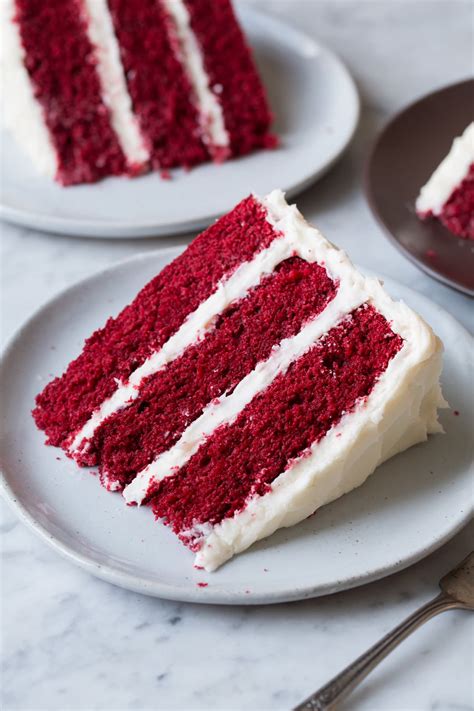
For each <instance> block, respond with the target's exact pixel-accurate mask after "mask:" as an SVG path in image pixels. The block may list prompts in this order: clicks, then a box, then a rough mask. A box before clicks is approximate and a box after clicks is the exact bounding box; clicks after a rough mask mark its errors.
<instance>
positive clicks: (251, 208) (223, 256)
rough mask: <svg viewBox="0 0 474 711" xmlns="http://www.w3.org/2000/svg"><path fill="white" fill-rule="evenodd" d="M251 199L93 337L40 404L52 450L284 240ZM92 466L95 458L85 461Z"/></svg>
mask: <svg viewBox="0 0 474 711" xmlns="http://www.w3.org/2000/svg"><path fill="white" fill-rule="evenodd" d="M265 214H266V213H265V211H264V210H263V208H262V207H261V205H260V204H259V203H258V202H257V201H256V200H254V199H253V198H252V197H249V198H247V199H245V200H243V201H242V202H241V203H240V204H239V205H237V207H236V208H234V210H232V211H231V212H230V213H229V214H228V215H226V216H224V217H223V218H221V219H220V220H218V221H217V222H216V223H215V224H214V225H212V226H211V227H209V228H208V229H207V230H205V231H204V232H203V233H202V234H201V235H200V236H199V237H198V238H196V239H195V240H194V242H193V243H192V244H191V245H190V246H189V247H188V249H187V250H186V252H184V253H183V254H182V255H181V256H179V257H178V258H177V259H175V260H174V261H173V262H172V263H171V264H169V265H168V266H167V267H165V269H163V271H162V272H160V274H158V276H156V277H155V278H154V279H152V280H151V281H150V282H149V283H148V284H147V285H146V286H145V287H144V288H143V289H142V291H141V292H140V293H139V294H138V296H137V297H136V298H135V299H134V301H133V302H132V303H131V304H130V305H129V306H127V307H125V309H124V310H123V311H122V312H121V313H120V314H119V315H118V316H117V317H116V318H111V319H109V320H108V321H107V323H106V325H105V327H104V328H102V329H99V330H98V331H96V332H95V333H94V334H93V335H92V336H91V337H90V338H88V339H87V341H86V343H85V346H84V350H83V351H82V353H81V355H80V356H79V357H78V358H76V360H74V361H73V362H72V363H70V365H69V366H68V368H67V371H66V372H65V373H64V375H62V376H61V377H59V378H55V379H54V380H53V381H52V382H51V383H49V384H48V385H47V386H46V388H45V389H44V390H43V392H42V393H41V394H40V395H38V397H37V399H36V408H35V410H34V411H33V416H34V418H35V421H36V424H37V425H38V427H39V428H40V429H42V430H44V431H45V433H46V435H47V438H48V439H47V442H48V444H52V445H55V446H62V447H63V448H64V449H67V446H68V443H69V442H70V441H71V439H72V438H73V436H74V435H75V433H76V432H77V431H78V430H79V428H80V427H82V426H83V425H84V423H85V422H86V421H87V420H88V419H89V417H90V416H91V414H92V412H93V411H94V410H95V409H96V408H97V407H98V406H99V405H100V404H101V403H102V402H103V401H104V400H105V399H106V398H108V397H110V396H111V395H112V393H113V392H114V391H115V389H116V387H117V383H116V381H117V380H122V381H126V380H127V378H128V376H129V375H130V373H131V372H132V371H133V370H135V369H136V368H137V367H139V366H140V365H141V364H142V363H143V362H144V360H146V358H147V357H148V356H149V355H150V353H152V352H153V350H156V349H158V348H159V347H160V346H162V345H163V343H165V341H167V340H168V339H169V338H170V336H172V335H173V333H175V332H176V331H177V329H178V328H179V327H180V325H181V324H182V322H183V321H184V319H185V318H186V317H187V316H188V315H189V314H190V313H191V312H192V311H194V310H195V309H196V308H197V307H198V306H199V304H200V303H201V302H202V301H203V300H205V299H206V298H208V297H209V296H210V294H211V293H212V292H213V291H214V290H215V288H216V286H217V284H218V282H219V281H220V280H221V279H222V278H223V277H224V276H225V275H229V274H231V273H232V272H233V271H234V270H235V269H236V268H237V267H238V266H239V265H240V264H241V263H242V262H243V261H247V260H249V259H252V257H253V256H254V255H255V254H256V253H257V252H259V251H260V250H262V249H264V248H265V247H267V246H268V245H269V244H270V243H271V242H272V240H273V239H275V238H276V237H277V236H278V234H277V233H276V232H275V231H274V230H273V228H272V226H271V225H270V224H269V222H268V221H267V220H266V217H265ZM80 462H81V463H82V464H94V461H93V459H92V460H90V461H88V460H87V458H85V459H82V460H80Z"/></svg>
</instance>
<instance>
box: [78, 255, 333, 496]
mask: <svg viewBox="0 0 474 711" xmlns="http://www.w3.org/2000/svg"><path fill="white" fill-rule="evenodd" d="M335 294H336V285H335V284H334V283H333V282H332V281H331V279H330V278H329V277H328V276H327V274H326V271H325V269H324V268H323V267H320V266H319V265H317V264H309V263H308V262H305V261H304V260H302V259H300V258H299V257H292V258H291V259H288V260H286V261H285V262H282V263H281V264H280V265H279V266H278V267H277V269H276V270H275V272H274V273H273V274H271V275H269V276H267V277H265V278H264V279H263V281H262V282H261V283H260V285H259V286H257V287H255V288H254V289H252V290H251V291H250V292H249V294H248V295H247V297H246V298H244V299H242V300H241V301H238V302H236V303H234V304H232V305H231V306H230V307H229V308H228V309H227V310H226V311H225V312H223V313H222V314H221V315H220V316H219V318H218V321H217V323H216V325H215V328H214V329H212V330H211V331H209V333H208V334H207V335H206V336H205V338H204V339H203V340H201V341H199V342H198V343H196V344H195V345H193V346H190V347H189V348H188V349H187V350H186V351H185V352H184V354H183V355H182V356H181V357H180V358H177V359H176V360H174V361H172V362H171V363H170V364H169V365H168V367H166V368H164V369H163V370H161V371H158V372H157V373H155V374H154V375H152V376H151V377H149V378H148V379H147V381H146V382H145V383H144V384H143V385H142V387H141V389H140V395H139V397H138V398H137V399H136V400H135V401H134V402H133V403H132V404H131V405H130V406H129V407H127V408H126V409H124V410H121V411H119V412H117V413H116V414H115V415H113V416H111V417H110V418H108V419H107V420H106V421H105V422H104V424H103V425H102V426H101V427H100V428H99V429H98V431H97V433H96V436H95V437H94V439H93V441H92V443H91V450H92V451H96V452H98V458H99V460H100V462H101V465H102V470H103V471H104V473H105V474H106V478H105V482H106V485H107V486H110V484H111V482H114V486H113V488H114V490H117V489H119V488H123V486H125V485H126V484H127V483H128V482H129V481H130V480H131V479H132V478H133V477H134V476H135V475H136V474H137V473H138V472H139V471H141V470H142V469H144V468H145V467H146V466H147V464H149V463H150V462H151V461H152V460H153V459H155V457H156V456H158V455H159V454H161V453H162V452H163V451H165V450H167V449H169V448H170V447H172V446H173V445H174V444H175V443H176V442H177V440H178V439H179V437H180V436H181V434H182V433H183V431H184V430H185V428H186V427H188V426H189V425H190V424H191V422H193V421H194V420H195V419H196V418H197V417H199V415H200V414H201V413H202V411H203V409H204V407H205V406H206V405H208V404H209V403H210V402H211V401H212V400H213V399H215V398H217V397H219V396H221V395H222V394H223V393H227V394H230V393H231V392H232V391H233V390H234V388H235V387H236V385H237V384H238V383H239V382H240V381H241V380H242V379H243V378H244V377H245V376H246V375H247V374H248V373H250V372H251V371H252V370H253V369H254V368H255V366H256V365H257V363H258V362H260V361H262V360H266V359H267V358H268V357H269V355H270V352H271V350H272V347H273V346H274V345H276V344H278V343H280V342H281V341H282V340H283V339H284V338H289V337H291V336H294V335H295V334H296V333H298V331H300V329H301V327H302V325H303V324H304V323H305V322H306V321H307V320H308V319H310V318H312V317H314V316H315V315H316V314H318V313H319V312H320V311H322V310H323V308H324V307H325V306H326V304H327V303H328V301H330V300H331V299H332V298H333V297H334V296H335Z"/></svg>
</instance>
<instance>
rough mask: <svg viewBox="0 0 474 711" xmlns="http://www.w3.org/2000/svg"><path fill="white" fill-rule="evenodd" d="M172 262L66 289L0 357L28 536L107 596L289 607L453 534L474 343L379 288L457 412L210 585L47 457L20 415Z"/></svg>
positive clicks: (101, 492)
mask: <svg viewBox="0 0 474 711" xmlns="http://www.w3.org/2000/svg"><path fill="white" fill-rule="evenodd" d="M178 253H179V250H176V249H171V250H161V251H158V252H154V253H151V254H146V255H143V256H138V257H135V258H133V259H130V260H127V261H126V262H122V263H120V264H118V265H117V266H113V267H111V268H110V269H108V270H106V271H104V272H101V273H99V274H97V275H95V276H92V277H90V278H89V279H86V280H85V281H82V282H81V283H79V284H77V285H76V286H73V287H71V288H70V289H68V290H66V291H64V292H63V293H62V294H60V295H59V296H58V297H56V298H55V299H53V301H51V302H50V303H49V304H47V305H46V306H44V307H42V308H41V309H40V310H39V311H38V312H37V313H36V315H35V316H33V317H32V318H31V319H30V320H29V321H28V322H27V323H26V324H25V326H23V328H22V329H21V330H20V331H19V332H18V334H17V335H16V336H15V337H14V339H13V340H12V342H11V343H10V346H9V347H8V348H7V350H6V352H5V355H4V358H3V361H2V368H1V376H0V379H1V389H2V393H3V395H2V397H3V411H2V430H3V433H2V446H1V457H2V470H3V491H4V494H5V497H6V498H7V500H8V501H9V502H10V503H11V504H12V505H13V507H14V508H15V509H16V511H17V513H18V515H19V516H20V517H21V518H22V519H23V521H25V523H27V524H29V525H30V526H31V527H32V528H33V530H34V531H35V532H36V533H38V534H39V535H40V536H41V537H43V538H44V539H45V540H46V541H47V542H48V543H49V544H50V545H52V546H53V547H54V548H55V549H56V550H57V551H58V552H60V553H62V554H63V555H65V556H66V557H67V558H69V559H70V560H71V561H73V562H74V563H77V564H78V565H80V566H82V567H84V568H86V570H88V571H90V572H91V573H93V574H94V575H98V576H99V577H101V578H104V579H105V580H108V581H110V582H112V583H115V584H116V585H121V586H123V587H126V588H130V589H132V590H137V591H139V592H143V593H147V594H149V595H156V596H159V597H165V598H171V599H176V600H189V601H194V602H214V603H227V604H229V603H268V602H280V601H284V600H297V599H301V598H305V597H310V596H316V595H323V594H326V593H331V592H335V591H337V590H343V589H345V588H349V587H352V586H355V585H360V584H361V583H365V582H368V581H370V580H374V579H376V578H380V577H382V576H384V575H387V574H389V573H391V572H393V571H395V570H398V569H401V568H403V567H405V566H407V565H410V564H411V563H413V562H415V561H416V560H419V559H420V558H422V557H423V556H425V555H427V554H428V553H430V552H431V551H433V550H434V549H436V548H437V547H438V546H440V545H441V544H442V543H444V542H445V541H446V540H448V539H449V538H450V537H451V536H452V535H453V534H454V533H456V531H458V529H460V528H461V527H462V526H463V524H464V523H465V522H466V521H467V519H468V517H469V515H470V509H471V508H472V478H471V476H472V474H471V473H470V472H469V465H470V444H469V442H470V431H469V427H470V423H472V418H473V412H472V411H473V402H472V398H471V397H470V392H469V387H468V385H469V383H472V374H470V373H469V363H470V355H471V353H470V348H471V342H470V341H471V339H470V336H469V334H468V333H467V332H466V331H465V330H464V329H463V328H462V326H460V325H459V323H457V321H455V320H454V319H453V318H452V317H451V316H450V315H449V314H448V313H446V312H445V311H443V310H442V309H441V308H439V307H438V306H436V305H435V304H433V303H432V302H430V301H428V300H427V299H426V298H424V297H422V296H420V295H419V294H417V293H415V292H413V291H411V290H410V289H408V288H406V287H403V286H401V285H399V284H396V283H394V282H391V281H390V280H388V279H387V280H386V283H387V287H388V289H389V291H390V292H391V293H392V294H394V295H396V296H400V297H402V298H404V299H405V301H407V302H408V303H409V304H410V305H411V306H413V307H414V308H415V309H417V310H418V311H419V312H420V313H421V314H422V315H423V316H424V317H425V318H426V319H427V320H428V321H429V322H430V323H431V324H432V325H433V327H434V328H435V330H436V331H437V333H438V334H439V335H440V336H441V338H442V339H443V340H444V342H445V344H446V359H445V368H444V373H443V388H444V392H445V395H446V397H447V398H448V400H449V402H450V404H451V407H452V408H453V409H452V410H446V411H444V412H443V414H442V420H443V423H444V426H445V429H446V434H445V435H444V436H442V435H438V436H435V437H432V438H430V440H429V442H427V443H425V444H423V445H419V446H416V447H413V448H412V449H410V450H408V451H407V452H405V453H403V454H401V455H399V456H397V457H395V458H393V459H392V460H390V461H389V462H387V463H386V464H384V465H383V466H382V467H380V468H379V470H378V471H377V472H376V473H375V474H374V475H373V476H372V477H370V478H369V480H368V481H367V482H366V484H364V486H362V487H361V488H360V489H357V490H355V491H353V492H352V493H350V494H348V495H346V496H344V497H342V498H341V499H339V500H338V501H335V502H334V503H333V504H330V505H328V506H326V507H325V508H323V509H321V510H320V511H319V512H318V513H317V514H316V515H315V516H312V517H310V518H309V519H307V520H306V521H304V522H303V523H301V524H300V525H298V526H295V527H293V528H290V529H285V530H280V531H277V533H276V534H274V535H273V536H271V537H270V538H267V539H265V540H264V541H261V542H260V543H257V544H256V545H254V546H253V547H252V548H250V549H249V550H248V551H246V552H245V553H243V554H241V555H240V556H237V557H236V558H235V559H233V560H232V561H230V562H229V563H227V564H225V565H224V566H223V567H222V568H221V569H219V570H218V571H217V572H215V573H211V574H208V573H205V572H204V571H200V570H195V569H194V568H193V555H192V553H190V552H189V551H188V550H187V549H186V548H184V547H183V546H182V545H181V544H180V543H179V541H178V540H177V539H176V538H175V536H174V535H173V534H172V533H171V532H170V531H169V530H168V529H167V528H165V527H164V526H163V525H161V524H160V523H156V522H155V521H154V519H153V516H152V514H151V512H150V510H149V509H147V508H146V507H144V508H136V507H135V508H130V507H127V506H126V505H125V503H124V500H123V498H122V497H121V496H120V494H112V493H110V492H108V491H106V490H105V489H103V488H102V487H101V486H100V483H99V481H98V479H97V477H95V476H92V475H91V473H90V471H89V470H84V469H82V470H81V469H79V468H78V467H76V465H75V464H74V463H73V462H72V461H70V460H69V459H67V458H66V457H65V455H64V454H63V452H62V451H61V450H58V449H55V448H53V447H45V446H44V445H43V439H44V437H43V434H42V433H41V432H39V431H38V430H37V429H36V427H35V425H34V423H33V419H32V417H31V415H30V411H31V409H32V407H33V402H34V397H35V395H36V393H37V392H39V391H40V390H41V389H42V388H43V387H44V385H45V384H46V382H47V381H48V380H50V379H51V377H52V375H54V374H60V373H61V372H62V371H63V370H64V368H65V367H66V365H67V364H68V362H69V361H70V360H71V358H72V357H74V356H75V355H76V354H78V353H79V352H80V350H81V346H82V343H83V340H84V339H85V338H86V337H87V336H89V335H90V334H91V332H92V331H93V330H94V329H96V328H97V327H99V326H101V325H103V323H104V322H105V320H106V318H107V317H108V316H110V315H111V314H116V313H118V311H119V310H120V309H121V308H122V307H123V306H124V305H125V304H126V303H127V302H129V301H130V300H131V299H132V297H133V296H134V295H135V294H136V292H137V291H138V289H139V288H141V287H142V286H143V285H144V284H145V283H146V282H147V281H148V280H149V279H150V278H151V277H152V276H154V275H155V274H156V273H157V272H158V271H159V270H160V269H161V268H162V267H163V266H164V265H165V264H166V263H168V262H169V261H171V259H172V258H174V257H175V256H176V255H177V254H178ZM453 410H456V411H459V413H460V414H459V415H458V416H455V415H454V414H453ZM200 583H205V586H202V585H200Z"/></svg>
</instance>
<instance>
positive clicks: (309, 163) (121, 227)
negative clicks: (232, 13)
mask: <svg viewBox="0 0 474 711" xmlns="http://www.w3.org/2000/svg"><path fill="white" fill-rule="evenodd" d="M239 14H240V17H241V21H242V24H243V27H244V29H245V31H246V33H247V36H248V38H249V40H250V43H251V45H252V47H253V48H254V51H255V55H256V59H257V62H258V65H259V67H260V70H261V73H262V76H263V80H264V83H265V86H266V87H267V90H268V94H269V99H270V104H271V106H272V109H273V111H274V113H275V118H276V122H275V126H274V130H275V131H276V133H277V134H278V135H279V136H280V139H281V146H280V148H279V149H278V150H274V151H260V152H256V153H253V154H252V155H250V156H247V157H245V158H241V159H238V160H232V161H229V162H227V163H225V164H224V165H221V166H215V165H212V164H207V165H204V166H200V167H198V168H195V169H194V170H192V171H190V172H188V173H185V172H183V171H176V172H174V174H173V179H172V180H162V179H161V178H160V177H159V176H158V175H157V174H156V173H152V174H149V175H146V176H143V177H141V178H137V179H135V180H127V179H124V178H109V179H107V180H104V181H103V182H101V183H97V184H95V185H92V186H91V185H87V186H77V187H71V188H61V187H60V186H58V185H56V184H55V183H54V182H53V181H51V180H50V179H48V178H44V177H42V176H38V174H37V173H36V172H35V170H34V168H33V166H32V165H31V164H30V163H29V161H28V159H27V158H26V157H25V156H24V155H23V153H22V152H21V151H20V149H19V148H18V146H17V145H16V143H15V142H14V141H13V139H11V137H10V136H9V134H7V133H5V134H2V136H1V141H0V143H1V144H2V146H3V151H2V152H3V158H2V173H3V181H2V182H3V186H2V191H1V192H2V195H1V198H0V215H1V216H3V217H4V218H5V219H7V220H10V221H12V222H16V223H19V224H22V225H26V226H28V227H33V228H34V229H41V230H47V231H50V232H57V233H63V234H75V235H83V236H89V237H145V236H159V235H170V234H176V233H179V232H189V231H191V230H195V229H196V230H197V229H201V228H203V227H205V226H207V225H208V224H210V223H211V222H212V221H213V220H214V219H215V218H216V217H218V216H219V215H221V214H224V213H226V212H228V211H229V210H230V209H231V208H232V207H233V206H234V205H235V204H236V203H237V202H238V201H239V200H240V199H241V198H242V196H244V195H247V194H249V193H250V192H252V191H253V192H256V193H259V194H262V195H264V194H266V193H267V192H270V191H271V190H272V189H273V188H274V187H275V185H276V184H278V185H279V186H280V187H281V188H282V189H283V190H286V191H287V193H288V195H289V196H290V197H292V196H294V195H295V194H296V193H297V192H298V191H299V190H302V189H303V188H305V187H306V186H308V185H309V184H310V183H311V182H312V181H314V180H316V178H318V177H320V176H321V175H322V174H323V173H324V172H325V171H326V170H328V168H329V167H330V166H331V165H332V164H333V163H334V161H335V160H336V159H337V158H338V157H339V156H340V155H341V153H342V151H343V150H344V149H345V148H346V146H347V145H348V143H349V141H350V140H351V138H352V135H353V133H354V130H355V128H356V125H357V120H358V115H359V101H358V96H357V91H356V89H355V86H354V82H353V81H352V79H351V77H350V75H349V74H348V72H347V70H346V69H345V67H344V66H343V64H341V62H340V60H339V59H338V58H337V57H335V56H334V55H333V54H332V53H331V52H330V51H328V50H327V49H326V48H325V47H323V46H321V45H319V44H318V43H317V42H315V41H314V40H313V39H311V38H310V37H307V36H306V35H304V34H302V33H301V32H299V31H297V30H295V29H292V28H290V27H288V26H287V25H286V24H285V23H284V22H282V21H280V20H278V19H276V18H272V17H269V16H267V15H262V14H259V13H257V12H255V11H251V10H250V9H248V8H244V9H242V11H241V12H240V13H239ZM223 186H225V189H223Z"/></svg>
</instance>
